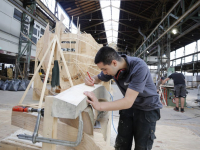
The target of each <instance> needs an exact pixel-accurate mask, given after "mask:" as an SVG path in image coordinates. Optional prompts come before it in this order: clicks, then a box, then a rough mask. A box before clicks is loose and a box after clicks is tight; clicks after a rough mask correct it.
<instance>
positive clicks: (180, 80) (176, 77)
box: [168, 72, 185, 85]
mask: <svg viewBox="0 0 200 150" xmlns="http://www.w3.org/2000/svg"><path fill="white" fill-rule="evenodd" d="M168 78H170V79H173V81H174V85H177V84H183V85H185V76H184V75H183V74H182V73H177V72H175V73H172V74H171V75H170V76H169V77H168Z"/></svg>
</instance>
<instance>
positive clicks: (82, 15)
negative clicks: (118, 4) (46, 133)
mask: <svg viewBox="0 0 200 150" xmlns="http://www.w3.org/2000/svg"><path fill="white" fill-rule="evenodd" d="M107 7H110V5H109V6H106V7H103V8H99V9H96V10H94V11H90V12H88V13H85V14H82V15H80V16H78V17H79V18H80V17H83V16H85V15H90V14H92V13H94V12H96V11H99V10H102V9H104V8H107ZM78 17H75V18H78Z"/></svg>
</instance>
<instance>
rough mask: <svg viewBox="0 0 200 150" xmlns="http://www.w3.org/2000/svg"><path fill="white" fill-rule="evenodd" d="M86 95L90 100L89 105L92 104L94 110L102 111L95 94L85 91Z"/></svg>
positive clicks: (88, 100)
mask: <svg viewBox="0 0 200 150" xmlns="http://www.w3.org/2000/svg"><path fill="white" fill-rule="evenodd" d="M84 94H85V95H86V96H87V97H88V98H89V99H87V102H88V103H89V104H91V105H92V107H93V108H94V109H96V110H99V111H100V109H101V107H100V105H101V104H100V102H99V101H98V99H97V98H96V96H95V95H94V93H93V92H88V91H85V92H84Z"/></svg>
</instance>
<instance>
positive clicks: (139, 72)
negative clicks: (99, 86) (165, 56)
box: [84, 47, 162, 150]
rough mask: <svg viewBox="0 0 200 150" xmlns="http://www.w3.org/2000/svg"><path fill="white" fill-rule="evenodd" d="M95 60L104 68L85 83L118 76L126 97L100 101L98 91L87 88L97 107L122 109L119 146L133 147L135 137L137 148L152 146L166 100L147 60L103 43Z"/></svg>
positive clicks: (123, 149) (123, 148)
mask: <svg viewBox="0 0 200 150" xmlns="http://www.w3.org/2000/svg"><path fill="white" fill-rule="evenodd" d="M95 64H97V66H98V67H99V68H100V69H101V70H102V71H101V73H100V74H98V75H96V76H93V77H92V79H90V78H89V77H86V78H85V84H86V85H89V86H93V84H94V83H99V82H100V81H105V82H106V81H109V80H110V79H114V80H115V82H116V84H117V85H118V87H119V89H120V90H121V92H122V94H123V95H124V98H122V99H119V100H116V101H113V102H99V101H98V99H97V98H96V97H95V95H94V93H92V92H87V91H86V92H84V94H85V95H86V96H88V97H89V98H90V99H91V100H87V102H88V103H90V104H91V105H92V106H93V108H94V109H96V110H99V111H113V110H120V111H119V113H120V120H119V125H118V135H117V138H116V141H115V149H116V150H131V147H132V141H133V137H134V140H135V150H150V149H152V145H153V141H154V139H155V138H156V137H155V127H156V121H157V120H159V119H160V108H162V104H161V103H160V100H159V96H158V94H157V92H156V87H155V85H154V83H153V80H152V78H151V74H150V71H149V69H148V66H147V65H146V63H145V62H144V61H143V60H141V59H139V58H137V57H129V56H126V55H122V57H120V56H119V55H118V54H117V52H116V51H115V50H114V49H113V48H110V47H102V48H101V49H100V50H99V51H98V52H97V54H96V57H95Z"/></svg>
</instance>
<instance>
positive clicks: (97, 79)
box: [93, 75, 101, 84]
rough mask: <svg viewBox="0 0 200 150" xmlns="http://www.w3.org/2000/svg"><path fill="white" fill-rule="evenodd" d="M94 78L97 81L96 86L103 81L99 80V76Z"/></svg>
mask: <svg viewBox="0 0 200 150" xmlns="http://www.w3.org/2000/svg"><path fill="white" fill-rule="evenodd" d="M93 78H94V79H95V84H98V83H99V82H101V80H100V79H99V78H98V76H97V75H96V76H93Z"/></svg>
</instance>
